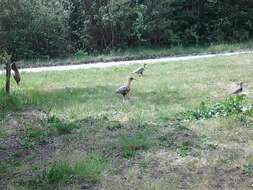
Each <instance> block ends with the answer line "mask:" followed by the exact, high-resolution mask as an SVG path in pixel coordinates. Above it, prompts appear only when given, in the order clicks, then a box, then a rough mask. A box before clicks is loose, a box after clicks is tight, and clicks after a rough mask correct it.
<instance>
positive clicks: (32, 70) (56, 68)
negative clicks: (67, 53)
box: [0, 50, 253, 74]
mask: <svg viewBox="0 0 253 190" xmlns="http://www.w3.org/2000/svg"><path fill="white" fill-rule="evenodd" d="M251 53H253V51H250V50H248V51H239V52H232V53H219V54H205V55H191V56H180V57H164V58H156V59H144V60H133V61H116V62H115V61H112V62H98V63H91V64H79V65H64V66H61V65H59V66H49V67H38V68H25V69H20V72H28V73H36V72H46V71H68V70H80V69H91V68H107V67H113V66H126V65H131V64H143V63H147V64H151V63H162V62H170V61H186V60H194V59H204V58H210V57H218V56H233V55H240V54H251ZM3 73H4V71H3V70H0V74H3Z"/></svg>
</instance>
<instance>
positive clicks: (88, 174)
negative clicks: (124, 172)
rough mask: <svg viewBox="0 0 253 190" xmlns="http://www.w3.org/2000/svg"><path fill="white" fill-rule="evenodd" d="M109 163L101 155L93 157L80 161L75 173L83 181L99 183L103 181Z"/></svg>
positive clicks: (75, 167) (76, 165)
mask: <svg viewBox="0 0 253 190" xmlns="http://www.w3.org/2000/svg"><path fill="white" fill-rule="evenodd" d="M107 164H108V161H107V160H106V159H105V158H104V157H102V156H100V155H92V156H89V157H88V158H86V159H84V160H80V161H78V162H77V163H76V164H75V166H74V172H75V173H76V174H77V175H78V176H79V177H80V178H82V179H85V180H87V181H92V182H97V181H99V180H100V179H101V173H102V172H103V171H104V169H105V168H106V166H107Z"/></svg>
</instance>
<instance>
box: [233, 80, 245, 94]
mask: <svg viewBox="0 0 253 190" xmlns="http://www.w3.org/2000/svg"><path fill="white" fill-rule="evenodd" d="M242 91H243V82H240V84H239V88H237V89H236V90H235V91H234V92H233V93H231V95H239V94H241V93H242Z"/></svg>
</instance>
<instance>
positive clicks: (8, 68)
mask: <svg viewBox="0 0 253 190" xmlns="http://www.w3.org/2000/svg"><path fill="white" fill-rule="evenodd" d="M10 79H11V63H10V61H7V62H6V85H5V89H6V92H7V94H10V86H11V84H10Z"/></svg>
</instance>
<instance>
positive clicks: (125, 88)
mask: <svg viewBox="0 0 253 190" xmlns="http://www.w3.org/2000/svg"><path fill="white" fill-rule="evenodd" d="M133 80H135V79H134V78H133V77H130V78H129V79H128V84H127V85H123V86H121V87H119V88H118V89H117V90H116V93H117V94H122V95H123V96H124V97H125V96H126V95H127V94H128V93H129V92H130V90H131V83H132V81H133Z"/></svg>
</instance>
